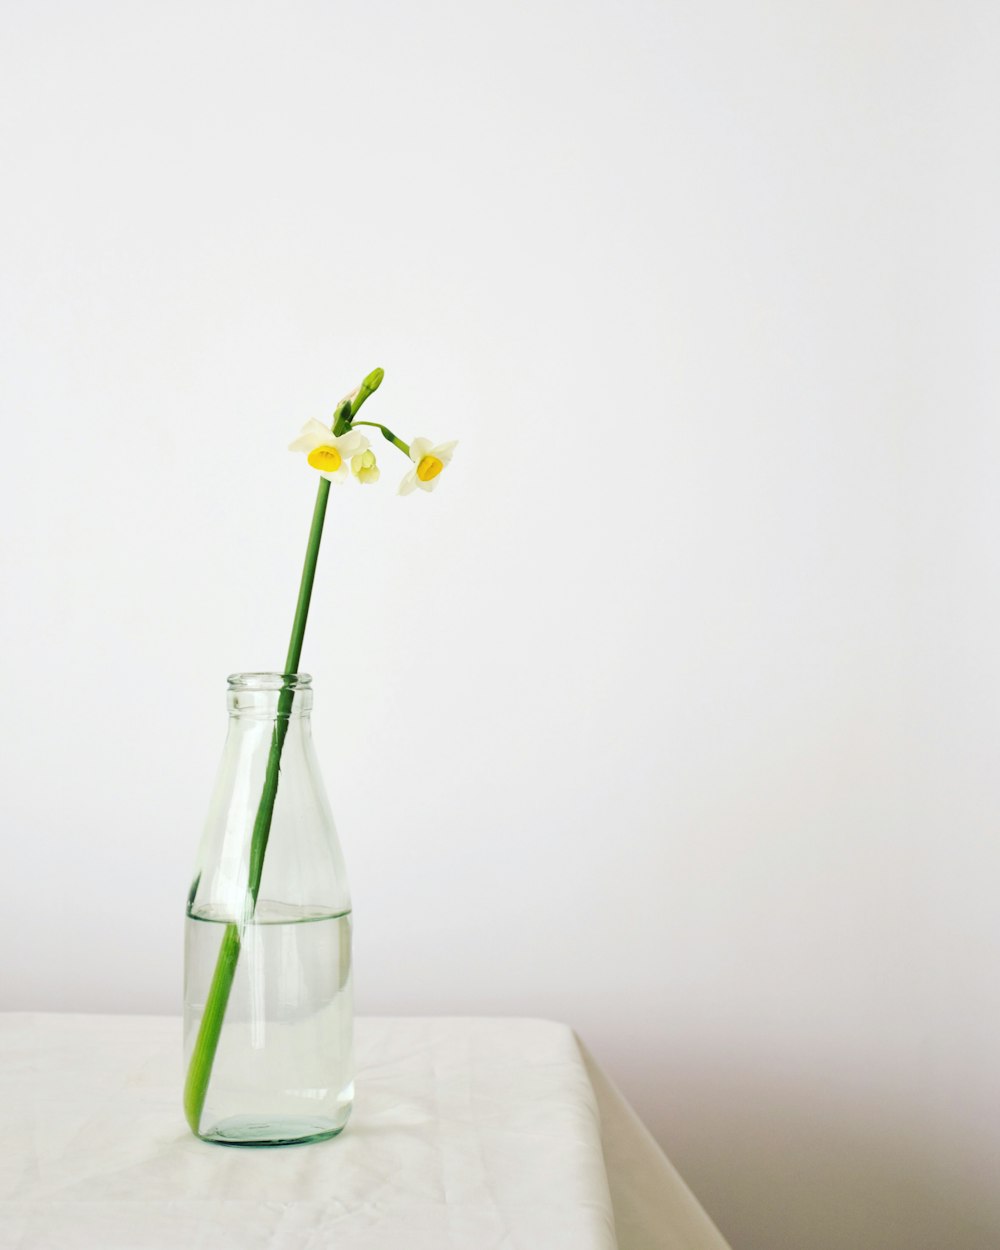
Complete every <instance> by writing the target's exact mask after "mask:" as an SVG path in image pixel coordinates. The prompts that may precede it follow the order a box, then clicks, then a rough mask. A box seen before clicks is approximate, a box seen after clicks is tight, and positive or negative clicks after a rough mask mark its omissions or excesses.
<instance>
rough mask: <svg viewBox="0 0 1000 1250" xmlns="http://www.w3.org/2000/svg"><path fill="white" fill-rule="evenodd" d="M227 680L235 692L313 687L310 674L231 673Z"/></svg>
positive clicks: (306, 688)
mask: <svg viewBox="0 0 1000 1250" xmlns="http://www.w3.org/2000/svg"><path fill="white" fill-rule="evenodd" d="M226 680H227V681H228V683H229V689H230V690H235V691H243V690H246V691H254V690H308V689H310V687H311V686H312V675H311V674H309V673H230V674H229V677H228V678H227V679H226Z"/></svg>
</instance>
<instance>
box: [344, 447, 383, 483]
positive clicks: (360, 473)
mask: <svg viewBox="0 0 1000 1250" xmlns="http://www.w3.org/2000/svg"><path fill="white" fill-rule="evenodd" d="M351 472H352V473H353V474H354V476H355V477H356V478H357V479H358V481H359V482H362V483H364V484H365V485H366V486H367V485H368V484H369V483H373V482H377V481H378V478H379V467H378V465H377V464H376V463H375V453H374V452H373V451H363V452H361V454H360V455H357V456H352V457H351Z"/></svg>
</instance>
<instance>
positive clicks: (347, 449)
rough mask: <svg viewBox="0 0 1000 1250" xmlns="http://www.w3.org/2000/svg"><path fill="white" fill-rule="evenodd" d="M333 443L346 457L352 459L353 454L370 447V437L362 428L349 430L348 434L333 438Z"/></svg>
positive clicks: (355, 454)
mask: <svg viewBox="0 0 1000 1250" xmlns="http://www.w3.org/2000/svg"><path fill="white" fill-rule="evenodd" d="M333 445H334V447H336V449H337V450H338V451H339V452H340V454H341V455H342V456H343V457H344V459H345V460H350V459H351V457H352V456H357V455H358V454H359V453H361V452H363V451H366V450H367V448H368V439H367V438H365V436H364V435H363V434H362V433H361V431H360V430H348V431H347V433H346V434H341V435H340V437H339V438H335V439H334V440H333Z"/></svg>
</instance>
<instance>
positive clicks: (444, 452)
mask: <svg viewBox="0 0 1000 1250" xmlns="http://www.w3.org/2000/svg"><path fill="white" fill-rule="evenodd" d="M457 446H458V442H457V440H456V441H455V442H454V443H439V444H438V446H437V447H434V446H432V444H431V440H430V439H429V438H415V439H414V440H413V442H412V443H411V444H410V459H411V460H412V461H413V463H414V464H415V465H416V468H415V469H411V470H410V472H409V473H407V475H406V477H404V478H403V480H402V481H401V482H400V484H399V493H400V494H401V495H409V494H410V492H411V491H414V490H416V489H417V487H418V486H419V487H420V489H421V490H433V489H434V487H435V486H437V480H438V475H439V474H440V472H441V470H442V469H443V468H444V467H445V465H447V464H450V463H451V457H452V453H453V452H454V450H455V448H456V447H457Z"/></svg>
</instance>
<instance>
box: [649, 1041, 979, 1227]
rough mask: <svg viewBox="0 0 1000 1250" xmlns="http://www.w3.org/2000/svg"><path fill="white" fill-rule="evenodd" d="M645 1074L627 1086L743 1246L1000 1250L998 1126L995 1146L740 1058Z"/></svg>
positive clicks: (879, 1098)
mask: <svg viewBox="0 0 1000 1250" xmlns="http://www.w3.org/2000/svg"><path fill="white" fill-rule="evenodd" d="M675 1058H676V1057H675ZM645 1066H646V1071H644V1072H643V1071H640V1070H639V1065H635V1066H634V1067H632V1068H631V1070H630V1072H629V1080H628V1085H629V1087H632V1088H634V1089H635V1090H636V1091H637V1094H638V1091H640V1090H642V1091H645V1092H644V1094H643V1095H642V1097H641V1105H642V1107H643V1118H644V1119H645V1120H646V1122H647V1124H648V1125H649V1127H650V1129H651V1130H652V1132H653V1133H654V1135H655V1136H656V1137H657V1139H658V1140H659V1141H660V1143H661V1144H662V1145H663V1146H664V1148H665V1149H666V1151H667V1153H668V1155H669V1156H670V1158H671V1160H672V1161H673V1162H674V1164H675V1165H676V1166H677V1168H678V1169H679V1171H680V1172H681V1175H682V1176H683V1177H684V1178H685V1180H686V1181H687V1182H688V1184H689V1185H690V1186H691V1188H692V1189H693V1190H694V1192H695V1194H696V1195H697V1197H698V1198H699V1200H700V1201H701V1203H702V1205H703V1206H704V1207H705V1209H706V1210H707V1211H708V1212H709V1214H710V1215H711V1216H712V1218H713V1219H714V1220H715V1222H716V1224H717V1225H718V1226H719V1229H720V1231H721V1232H722V1233H723V1234H724V1235H725V1236H726V1237H727V1238H728V1240H729V1241H730V1243H731V1245H732V1247H733V1250H998V1247H1000V1187H998V1186H997V1184H996V1177H997V1175H998V1174H1000V1167H998V1160H997V1129H996V1126H995V1125H993V1126H990V1125H989V1123H988V1119H989V1117H987V1116H983V1119H982V1121H981V1124H980V1128H981V1132H982V1133H983V1134H985V1133H986V1132H988V1131H990V1129H992V1141H985V1140H980V1141H979V1142H978V1143H977V1141H976V1140H975V1139H974V1136H973V1135H972V1134H968V1135H965V1136H963V1138H961V1139H958V1138H957V1136H956V1132H955V1128H954V1125H953V1124H949V1125H947V1126H946V1127H945V1128H942V1127H941V1126H940V1125H938V1126H935V1124H934V1122H933V1119H932V1115H931V1114H930V1113H929V1111H928V1110H927V1109H924V1108H920V1107H917V1108H914V1107H912V1106H906V1105H898V1104H897V1105H894V1104H893V1102H892V1100H891V1099H890V1098H889V1097H888V1096H887V1095H886V1094H885V1093H884V1092H879V1091H868V1093H867V1094H866V1095H864V1094H861V1093H859V1091H858V1089H857V1087H856V1086H855V1087H853V1088H852V1089H851V1090H850V1091H849V1092H848V1091H846V1090H839V1091H838V1090H836V1089H834V1088H832V1086H831V1085H830V1084H829V1078H828V1075H827V1074H825V1073H823V1072H816V1073H813V1074H812V1076H811V1077H810V1078H809V1079H806V1077H805V1076H804V1074H803V1073H801V1072H798V1073H796V1074H795V1076H794V1077H791V1078H788V1079H782V1078H781V1077H780V1076H778V1075H775V1074H774V1073H769V1074H767V1075H765V1076H762V1075H761V1074H760V1073H755V1072H753V1071H741V1070H739V1069H738V1068H737V1067H736V1066H735V1065H734V1064H733V1063H732V1061H730V1062H729V1064H728V1069H727V1067H726V1065H725V1062H724V1061H720V1064H719V1066H718V1068H711V1069H710V1068H709V1067H707V1066H706V1064H705V1058H704V1056H702V1057H700V1058H699V1059H698V1060H697V1061H693V1060H692V1061H690V1062H688V1063H685V1062H683V1061H681V1060H677V1061H674V1060H672V1061H671V1062H669V1063H668V1064H664V1065H663V1066H662V1067H660V1068H659V1070H658V1071H652V1070H651V1069H650V1065H649V1064H648V1062H647V1064H646V1065H645ZM665 1072H667V1073H668V1074H669V1075H668V1077H667V1081H666V1083H665V1080H664V1073H665ZM650 1090H656V1091H657V1092H656V1094H654V1095H652V1096H650V1094H649V1092H648V1091H650ZM636 1101H637V1102H639V1101H640V1099H639V1098H638V1096H637V1099H636Z"/></svg>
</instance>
